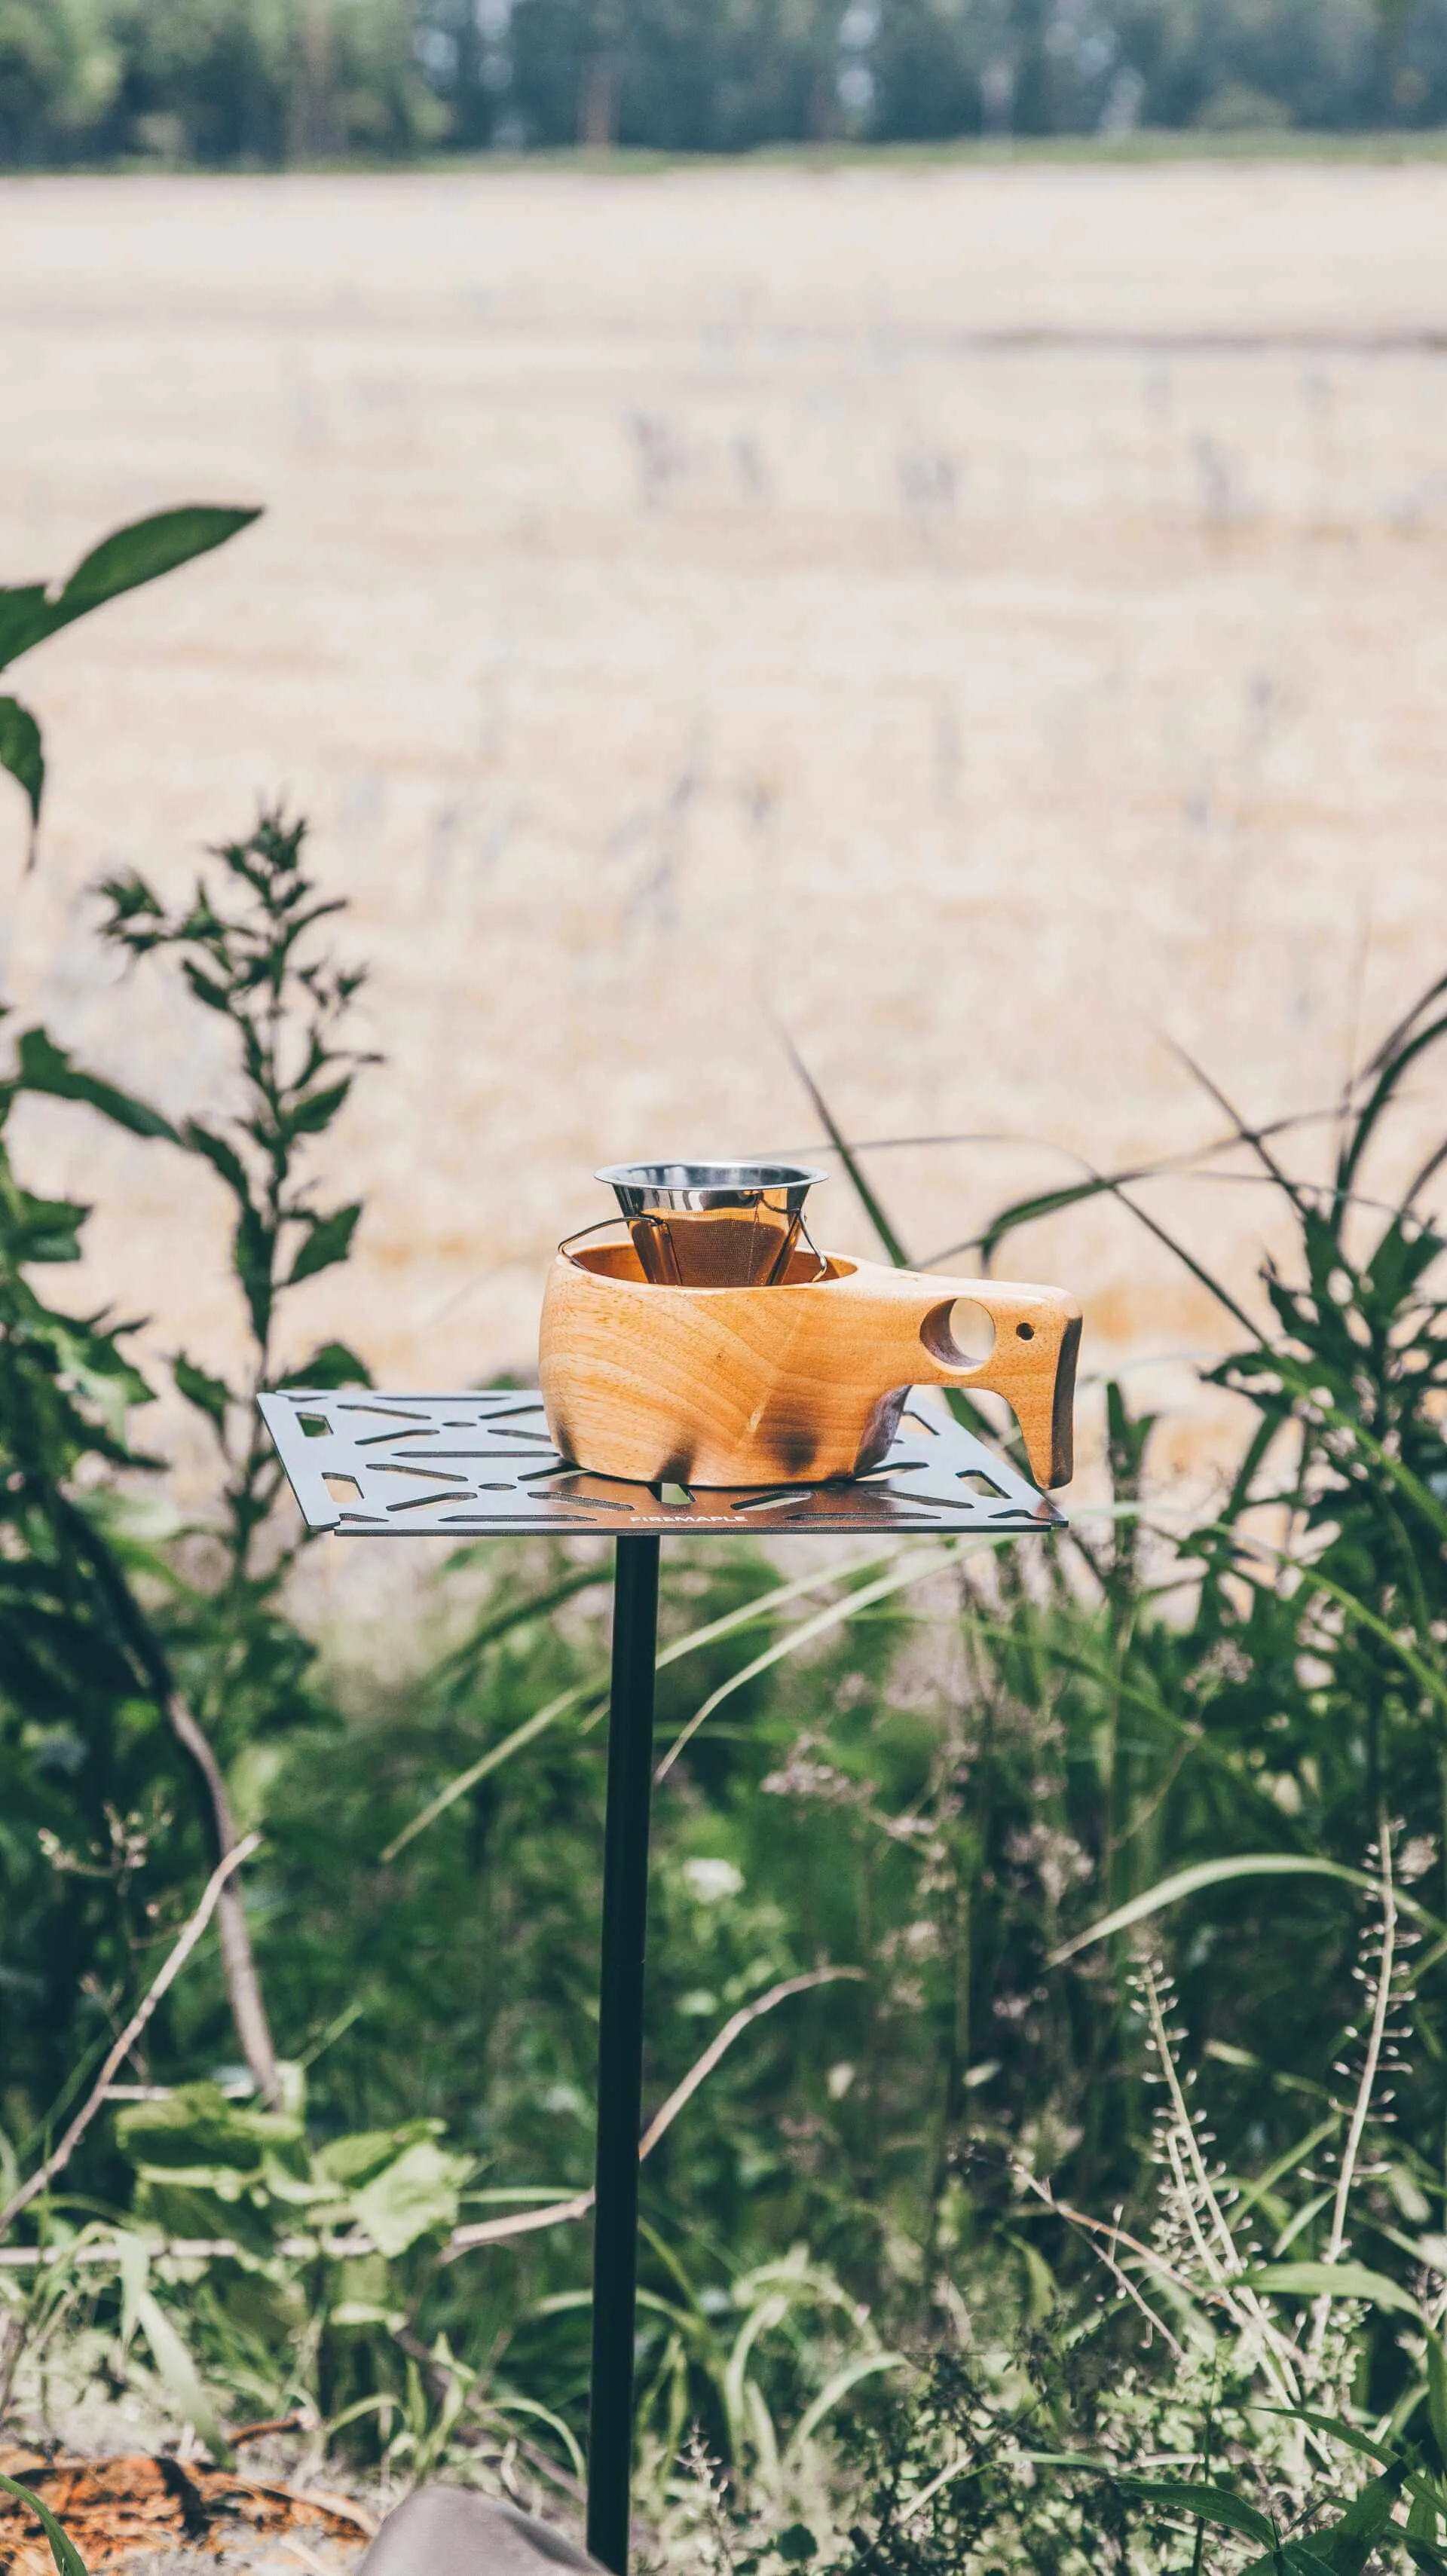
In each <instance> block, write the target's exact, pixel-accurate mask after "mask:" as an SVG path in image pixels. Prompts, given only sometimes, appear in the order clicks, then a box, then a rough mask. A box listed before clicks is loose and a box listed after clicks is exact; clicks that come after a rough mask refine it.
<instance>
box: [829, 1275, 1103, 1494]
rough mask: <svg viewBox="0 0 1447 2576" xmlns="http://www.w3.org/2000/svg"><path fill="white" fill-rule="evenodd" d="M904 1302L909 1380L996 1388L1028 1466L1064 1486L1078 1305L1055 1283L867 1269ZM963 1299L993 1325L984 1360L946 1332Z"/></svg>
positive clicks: (1070, 1454) (1043, 1479)
mask: <svg viewBox="0 0 1447 2576" xmlns="http://www.w3.org/2000/svg"><path fill="white" fill-rule="evenodd" d="M885 1278H890V1279H892V1281H893V1282H894V1286H895V1293H896V1294H897V1295H899V1296H901V1297H902V1298H906V1299H908V1301H909V1304H910V1307H911V1310H912V1314H913V1317H914V1319H915V1321H916V1327H917V1332H918V1340H919V1347H918V1352H917V1354H915V1353H911V1358H912V1360H913V1362H914V1366H913V1382H914V1384H915V1385H917V1386H958V1387H963V1388H966V1389H973V1388H975V1387H982V1388H988V1389H989V1391H990V1392H991V1394H993V1395H1002V1396H1003V1397H1004V1399H1005V1402H1006V1403H1007V1404H1008V1405H1009V1407H1010V1409H1011V1411H1012V1412H1013V1414H1014V1416H1015V1418H1016V1420H1017V1422H1018V1423H1019V1425H1020V1430H1021V1434H1022V1437H1023V1439H1024V1442H1025V1454H1026V1456H1027V1457H1028V1459H1029V1461H1030V1469H1031V1473H1032V1474H1033V1475H1034V1477H1035V1478H1036V1481H1037V1482H1038V1483H1039V1484H1041V1485H1046V1486H1050V1485H1068V1484H1069V1482H1070V1479H1071V1476H1072V1474H1073V1472H1074V1437H1073V1434H1074V1402H1075V1361H1076V1354H1077V1352H1078V1350H1079V1348H1080V1309H1079V1307H1078V1306H1077V1304H1076V1302H1075V1300H1074V1298H1073V1297H1068V1296H1067V1295H1066V1294H1065V1291H1064V1290H1063V1289H1062V1288H1042V1287H1037V1286H1035V1285H1033V1284H1032V1283H1030V1282H1027V1281H1021V1280H1011V1279H945V1278H938V1277H936V1276H934V1275H933V1274H932V1273H931V1272H929V1271H920V1270H896V1271H894V1272H892V1273H891V1272H885V1271H883V1270H882V1269H881V1270H879V1271H876V1272H874V1274H873V1277H872V1278H871V1281H870V1285H871V1286H874V1285H875V1284H876V1282H881V1283H882V1281H883V1280H884V1279H885ZM960 1298H967V1299H968V1300H969V1302H970V1303H971V1304H972V1305H975V1306H979V1307H982V1308H983V1309H984V1312H985V1313H986V1314H987V1315H988V1316H989V1318H990V1321H991V1323H992V1324H993V1325H994V1328H995V1340H994V1346H993V1348H992V1349H991V1351H990V1354H989V1357H988V1358H987V1359H984V1360H981V1361H979V1362H978V1363H973V1364H972V1363H971V1362H970V1361H969V1360H967V1359H965V1358H964V1357H963V1356H962V1354H961V1353H960V1351H959V1350H958V1348H957V1347H956V1345H955V1343H954V1341H953V1340H952V1339H951V1335H950V1309H951V1307H952V1306H953V1305H954V1304H955V1303H956V1301H957V1299H960Z"/></svg>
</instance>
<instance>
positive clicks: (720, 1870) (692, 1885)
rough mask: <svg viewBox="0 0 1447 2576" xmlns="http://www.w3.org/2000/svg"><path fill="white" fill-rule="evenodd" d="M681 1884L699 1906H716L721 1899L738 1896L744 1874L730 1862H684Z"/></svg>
mask: <svg viewBox="0 0 1447 2576" xmlns="http://www.w3.org/2000/svg"><path fill="white" fill-rule="evenodd" d="M683 1883H684V1886H685V1887H686V1888H687V1889H688V1892H689V1895H690V1896H692V1897H695V1898H696V1899H697V1901H698V1903H699V1904H700V1905H717V1904H718V1903H719V1901H720V1899H721V1898H722V1897H725V1896H737V1895H738V1893H739V1890H740V1889H741V1888H742V1886H743V1883H744V1874H743V1871H742V1870H741V1869H735V1867H734V1865H733V1862H732V1861H731V1860H686V1861H685V1862H684V1864H683Z"/></svg>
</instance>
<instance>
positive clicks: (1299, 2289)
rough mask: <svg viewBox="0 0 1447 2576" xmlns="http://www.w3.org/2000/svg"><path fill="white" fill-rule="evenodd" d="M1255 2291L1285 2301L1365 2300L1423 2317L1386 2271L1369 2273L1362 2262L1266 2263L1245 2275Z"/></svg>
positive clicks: (1244, 2273) (1408, 2296) (1246, 2283)
mask: <svg viewBox="0 0 1447 2576" xmlns="http://www.w3.org/2000/svg"><path fill="white" fill-rule="evenodd" d="M1241 2279H1242V2282H1243V2283H1244V2284H1245V2285H1246V2286H1247V2287H1248V2288H1250V2289H1253V2290H1266V2291H1268V2292H1269V2293H1270V2295H1271V2296H1272V2297H1273V2298H1281V2299H1365V2300H1367V2301H1368V2302H1369V2304H1370V2305H1371V2306H1372V2307H1375V2308H1395V2309H1397V2310H1399V2311H1400V2312H1401V2314H1402V2315H1404V2316H1409V2317H1418V2316H1420V2314H1421V2310H1420V2309H1419V2307H1418V2305H1417V2302H1416V2300H1415V2299H1414V2298H1412V2297H1411V2295H1410V2293H1409V2292H1408V2291H1406V2290H1404V2289H1403V2288H1402V2286H1401V2284H1400V2282H1397V2281H1391V2280H1388V2278H1387V2275H1386V2274H1385V2272H1369V2271H1368V2270H1367V2269H1366V2267H1365V2265H1364V2264H1361V2263H1263V2264H1261V2265H1259V2266H1258V2267H1257V2268H1255V2269H1254V2270H1252V2271H1249V2272H1243V2273H1242V2274H1241Z"/></svg>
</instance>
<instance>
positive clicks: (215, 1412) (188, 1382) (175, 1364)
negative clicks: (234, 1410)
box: [171, 1351, 231, 1431]
mask: <svg viewBox="0 0 1447 2576" xmlns="http://www.w3.org/2000/svg"><path fill="white" fill-rule="evenodd" d="M171 1375H172V1377H173V1378H174V1379H175V1381H176V1384H177V1387H178V1388H179V1390H180V1392H181V1394H182V1395H184V1397H185V1399H186V1401H187V1403H188V1404H194V1405H195V1407H196V1409H197V1411H198V1413H204V1414H206V1415H207V1416H208V1417H209V1419H210V1420H211V1421H212V1422H214V1423H215V1425H216V1428H217V1430H218V1431H224V1430H225V1428H226V1408H227V1406H228V1404H229V1403H230V1401H231V1390H230V1388H229V1387H228V1386H227V1384H226V1381H225V1379H224V1378H219V1377H212V1376H211V1375H210V1373H209V1372H208V1371H207V1370H206V1369H203V1368H198V1367H197V1366H196V1363H195V1361H194V1360H188V1359H187V1357H186V1354H185V1352H184V1351H178V1352H177V1353H176V1356H175V1358H174V1359H173V1360H172V1362H171Z"/></svg>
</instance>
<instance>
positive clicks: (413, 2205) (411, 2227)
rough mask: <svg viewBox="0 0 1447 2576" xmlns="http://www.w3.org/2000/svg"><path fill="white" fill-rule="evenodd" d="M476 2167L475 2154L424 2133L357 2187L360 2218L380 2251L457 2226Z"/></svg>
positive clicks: (398, 2249)
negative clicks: (460, 2199)
mask: <svg viewBox="0 0 1447 2576" xmlns="http://www.w3.org/2000/svg"><path fill="white" fill-rule="evenodd" d="M471 2171H472V2160H471V2158H470V2157H468V2156H458V2155H452V2154H450V2153H449V2152H448V2150H447V2148H445V2147H439V2146H438V2145H437V2144H436V2142H435V2140H433V2139H431V2138H419V2139H418V2140H417V2142H416V2144H415V2145H413V2146H410V2147H406V2148H404V2149H403V2151H402V2153H401V2155H400V2156H398V2157H397V2158H396V2160H395V2161H394V2162H393V2163H392V2164H389V2165H386V2166H384V2168H383V2170H382V2172H381V2173H379V2174H377V2175H376V2176H374V2178H373V2180H372V2181H371V2182H367V2183H363V2185H362V2187H361V2189H360V2190H359V2191H354V2192H353V2194H352V2207H353V2209H354V2210H355V2211H356V2214H357V2220H358V2223H359V2225H361V2226H362V2227H364V2228H365V2229H366V2231H367V2234H368V2235H369V2236H370V2237H371V2239H372V2242H373V2244H374V2245H375V2246H376V2248H377V2251H378V2253H379V2254H386V2255H389V2256H390V2255H396V2254H405V2252H406V2251H407V2248H408V2246H409V2245H415V2244H416V2242H417V2239H418V2237H419V2236H426V2235H429V2234H431V2233H433V2232H439V2233H445V2232H446V2231H447V2229H448V2228H451V2227H455V2226H456V2224H457V2196H458V2193H459V2192H460V2191H461V2189H462V2186H463V2183H464V2182H465V2181H466V2179H467V2177H468V2175H469V2174H470V2173H471Z"/></svg>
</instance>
